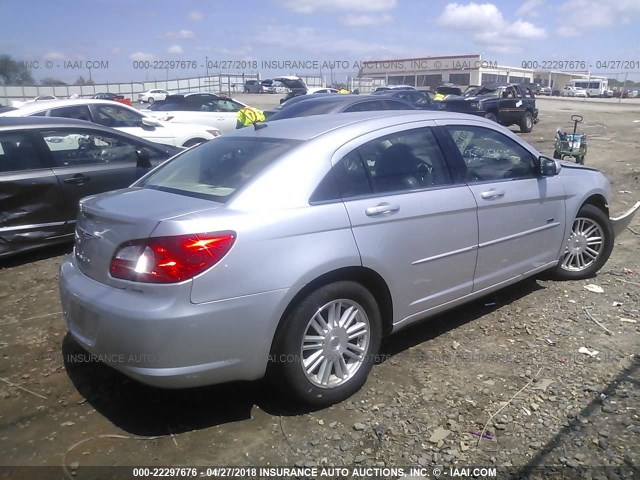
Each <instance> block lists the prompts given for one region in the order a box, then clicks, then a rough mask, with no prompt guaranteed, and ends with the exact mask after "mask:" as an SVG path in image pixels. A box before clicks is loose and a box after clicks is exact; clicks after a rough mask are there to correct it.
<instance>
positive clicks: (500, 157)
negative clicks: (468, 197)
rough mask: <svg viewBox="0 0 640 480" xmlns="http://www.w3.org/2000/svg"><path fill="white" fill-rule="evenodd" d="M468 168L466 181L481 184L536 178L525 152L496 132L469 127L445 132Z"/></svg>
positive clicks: (519, 146)
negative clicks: (451, 139)
mask: <svg viewBox="0 0 640 480" xmlns="http://www.w3.org/2000/svg"><path fill="white" fill-rule="evenodd" d="M446 129H447V131H448V132H449V135H451V137H452V138H453V141H454V142H455V144H456V146H457V147H458V150H459V151H460V153H461V155H462V157H463V159H464V162H465V164H466V166H467V181H469V182H484V181H494V180H504V179H517V178H533V177H535V176H536V168H535V158H534V156H533V155H532V154H531V152H529V151H528V150H527V149H525V148H524V147H523V146H521V145H519V144H518V143H517V142H515V141H514V140H512V139H511V138H509V137H507V136H506V135H503V134H502V133H499V132H497V131H495V130H492V129H489V128H483V127H474V126H469V125H450V126H448V127H447V128H446Z"/></svg>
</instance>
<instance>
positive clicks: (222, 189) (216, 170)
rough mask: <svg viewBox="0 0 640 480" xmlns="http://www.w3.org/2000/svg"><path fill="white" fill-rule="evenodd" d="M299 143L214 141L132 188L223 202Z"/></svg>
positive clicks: (262, 140)
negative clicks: (150, 189)
mask: <svg viewBox="0 0 640 480" xmlns="http://www.w3.org/2000/svg"><path fill="white" fill-rule="evenodd" d="M298 143H299V142H297V141H294V140H284V139H266V138H260V139H258V138H233V137H227V138H224V137H222V138H217V139H215V140H213V141H209V142H206V143H204V144H202V145H200V146H199V147H195V148H192V149H190V150H187V151H186V152H185V153H183V154H182V155H179V156H177V157H175V158H174V159H173V160H170V161H168V162H167V163H165V164H163V165H162V166H161V167H159V168H158V169H157V170H155V171H154V172H153V173H152V174H151V175H149V176H148V177H144V178H142V179H141V180H140V181H139V182H137V183H136V184H134V185H133V186H135V187H145V188H153V189H157V190H164V191H168V192H173V193H179V194H183V195H188V196H193V197H198V198H205V199H209V200H213V201H216V202H222V203H224V202H226V201H228V200H229V198H230V197H231V195H233V193H234V192H235V191H236V190H238V189H240V188H241V187H242V186H244V185H245V184H247V183H249V182H250V181H251V180H253V179H255V178H256V177H257V176H258V175H259V174H260V173H261V172H262V171H263V170H264V169H265V168H266V167H267V166H268V165H270V164H271V163H272V162H273V161H275V160H276V159H277V158H278V157H280V156H281V155H283V154H284V153H286V152H287V151H289V150H291V149H292V148H293V147H295V145H297V144H298Z"/></svg>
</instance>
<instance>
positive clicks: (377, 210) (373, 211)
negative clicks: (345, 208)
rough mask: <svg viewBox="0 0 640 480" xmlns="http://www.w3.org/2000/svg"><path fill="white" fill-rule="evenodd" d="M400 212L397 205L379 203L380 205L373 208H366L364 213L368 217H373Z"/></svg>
mask: <svg viewBox="0 0 640 480" xmlns="http://www.w3.org/2000/svg"><path fill="white" fill-rule="evenodd" d="M398 210H400V206H399V205H391V204H389V203H381V204H380V205H376V206H375V207H369V208H367V209H366V210H365V211H364V213H365V214H367V216H369V217H374V216H376V215H384V214H385V213H394V212H397V211H398Z"/></svg>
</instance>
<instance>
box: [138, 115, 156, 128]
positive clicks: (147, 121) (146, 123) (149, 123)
mask: <svg viewBox="0 0 640 480" xmlns="http://www.w3.org/2000/svg"><path fill="white" fill-rule="evenodd" d="M140 123H142V126H143V127H159V126H160V124H159V123H158V122H156V121H155V120H153V119H152V118H149V117H142V120H140Z"/></svg>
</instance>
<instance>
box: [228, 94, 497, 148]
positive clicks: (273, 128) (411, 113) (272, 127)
mask: <svg viewBox="0 0 640 480" xmlns="http://www.w3.org/2000/svg"><path fill="white" fill-rule="evenodd" d="M330 95H335V94H330ZM375 98H379V97H375ZM426 120H469V121H473V122H481V123H486V124H487V125H488V126H490V127H491V128H495V127H496V126H499V125H498V124H496V123H495V122H492V121H490V120H486V119H484V118H482V117H477V116H473V115H466V114H462V113H453V112H448V111H435V110H378V111H369V112H353V113H330V114H324V115H313V116H309V117H294V118H287V119H282V120H277V121H273V122H270V121H268V120H267V121H266V122H263V123H261V124H258V125H257V127H258V128H257V129H256V128H251V127H245V128H242V129H239V130H236V131H234V132H232V133H228V134H225V135H224V137H231V136H255V137H266V138H283V139H290V140H302V141H306V140H311V139H312V138H315V137H318V136H321V135H323V134H325V133H328V132H330V131H333V130H336V129H339V128H342V127H346V126H349V125H351V126H354V129H356V130H359V131H360V130H373V129H376V128H385V127H388V126H390V125H393V124H394V123H396V124H402V123H410V122H419V121H426Z"/></svg>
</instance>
